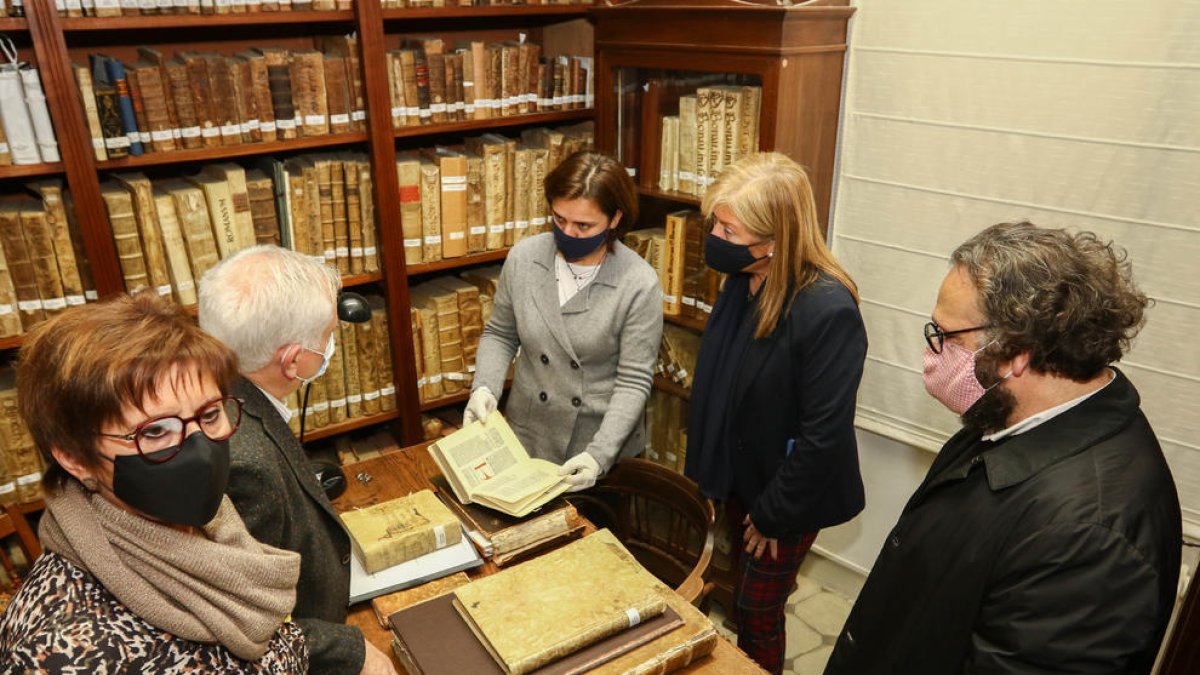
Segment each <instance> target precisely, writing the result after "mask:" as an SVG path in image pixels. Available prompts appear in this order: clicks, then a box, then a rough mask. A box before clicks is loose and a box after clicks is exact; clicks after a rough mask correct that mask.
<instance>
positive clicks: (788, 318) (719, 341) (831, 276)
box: [686, 153, 867, 673]
mask: <svg viewBox="0 0 1200 675" xmlns="http://www.w3.org/2000/svg"><path fill="white" fill-rule="evenodd" d="M702 210H703V212H704V214H705V216H706V217H707V218H708V219H709V222H710V223H711V230H710V232H709V234H708V237H707V240H706V241H705V255H706V259H707V262H708V264H709V266H710V267H712V268H713V269H715V270H717V271H719V272H723V273H725V274H727V275H728V276H727V277H726V279H725V285H724V288H723V289H722V291H721V295H720V296H719V297H718V298H717V302H716V305H715V306H714V307H713V312H712V316H711V317H710V318H709V321H708V326H707V327H706V328H705V331H704V339H703V342H702V344H701V347H700V356H699V359H698V361H697V364H696V378H695V382H694V384H693V389H692V399H691V401H692V404H691V419H690V420H689V425H688V449H687V468H686V473H687V475H688V476H689V477H690V478H692V479H694V480H695V481H696V482H697V483H699V484H700V487H701V489H702V490H703V491H704V493H705V494H707V495H708V496H709V497H712V498H713V499H717V500H722V501H723V502H724V504H725V512H726V514H727V517H728V520H729V523H730V526H731V529H732V530H733V533H732V534H733V536H734V537H735V539H734V540H735V541H738V542H743V545H742V550H743V551H744V554H742V555H741V556H740V558H741V560H740V561H739V564H738V577H737V587H736V589H735V595H734V605H735V606H734V608H733V611H734V616H735V618H736V620H737V624H738V646H739V647H741V648H742V649H743V650H745V651H746V653H747V654H749V655H750V656H751V657H752V658H753V659H754V660H755V661H757V662H758V663H759V664H760V665H762V667H763V668H766V669H767V670H768V671H770V672H773V673H778V672H781V670H782V668H783V647H784V630H783V628H784V614H783V610H784V603H785V601H786V599H787V595H788V593H789V592H790V591H791V587H792V582H793V580H794V579H795V578H796V572H797V570H798V569H799V567H800V563H801V562H802V561H803V560H804V556H805V554H806V553H807V552H808V549H809V547H811V546H812V543H813V540H814V539H815V538H816V535H817V531H818V530H820V529H821V528H822V527H828V526H832V525H837V524H839V523H843V522H845V521H847V520H849V519H850V518H852V517H854V515H855V514H857V513H858V512H859V511H861V510H862V508H863V502H864V498H863V486H862V477H861V475H860V474H859V467H858V448H857V445H856V443H855V439H854V406H855V396H856V395H857V392H858V383H859V379H860V378H861V376H862V369H863V360H864V358H865V356H866V350H867V336H866V331H865V330H864V328H863V322H862V316H861V315H860V314H859V311H858V292H857V289H856V287H855V285H854V282H853V281H852V280H851V279H850V277H849V275H847V274H846V272H845V270H843V269H842V268H841V266H840V265H838V263H837V261H836V260H834V258H833V256H832V255H831V254H830V252H829V249H828V248H827V247H826V246H825V242H824V240H823V239H822V236H821V230H820V227H819V224H818V222H817V213H816V209H815V207H814V205H813V196H812V188H811V186H810V185H809V182H808V176H807V175H806V174H805V172H804V169H802V168H801V167H800V166H799V165H798V164H796V163H795V162H794V161H792V160H791V159H789V158H787V157H786V156H784V155H781V154H778V153H763V154H757V155H753V156H751V157H747V158H745V159H743V160H741V161H740V162H737V163H736V164H734V165H733V166H731V167H729V168H727V169H726V170H725V171H723V172H722V173H721V175H720V177H719V178H718V179H717V182H716V183H715V184H714V185H713V186H712V187H711V188H709V190H708V192H707V194H705V196H704V202H703V204H702Z"/></svg>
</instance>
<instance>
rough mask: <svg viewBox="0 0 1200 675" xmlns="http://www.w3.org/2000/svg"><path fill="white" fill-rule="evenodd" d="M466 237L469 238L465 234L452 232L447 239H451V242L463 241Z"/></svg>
mask: <svg viewBox="0 0 1200 675" xmlns="http://www.w3.org/2000/svg"><path fill="white" fill-rule="evenodd" d="M465 236H467V235H466V233H465V232H451V233H449V234H447V235H446V237H447V238H448V239H450V241H458V240H459V239H462V238H463V237H465Z"/></svg>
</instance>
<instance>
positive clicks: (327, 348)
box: [297, 333, 336, 384]
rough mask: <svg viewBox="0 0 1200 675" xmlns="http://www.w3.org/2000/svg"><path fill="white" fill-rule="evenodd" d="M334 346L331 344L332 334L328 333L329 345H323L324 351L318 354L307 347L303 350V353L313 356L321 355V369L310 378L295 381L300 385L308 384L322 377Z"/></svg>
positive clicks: (327, 366)
mask: <svg viewBox="0 0 1200 675" xmlns="http://www.w3.org/2000/svg"><path fill="white" fill-rule="evenodd" d="M335 346H336V345H335V344H334V342H333V333H330V334H329V344H327V345H325V351H323V352H319V351H317V350H315V349H309V348H308V347H305V348H304V350H305V351H309V352H312V353H314V354H320V355H321V367H320V368H318V369H317V372H316V374H314V375H313V376H312V377H297V379H298V380H300V382H301V383H302V384H309V383H311V382H312V381H313V380H315V379H317V378H318V377H320V376H322V375H324V374H325V371H326V370H328V369H329V360H330V359H332V358H333V350H334V348H335Z"/></svg>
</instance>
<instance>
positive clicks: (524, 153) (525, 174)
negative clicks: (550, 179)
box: [512, 147, 533, 244]
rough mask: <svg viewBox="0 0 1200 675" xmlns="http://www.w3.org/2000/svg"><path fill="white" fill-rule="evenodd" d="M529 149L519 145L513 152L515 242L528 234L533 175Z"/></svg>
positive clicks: (513, 241)
mask: <svg viewBox="0 0 1200 675" xmlns="http://www.w3.org/2000/svg"><path fill="white" fill-rule="evenodd" d="M530 159H531V158H530V155H529V149H528V148H525V147H519V148H517V149H516V151H515V152H514V153H513V183H512V203H513V240H512V243H514V244H516V243H517V242H519V241H521V240H522V239H524V238H525V237H527V236H528V235H529V218H530V216H529V193H530V190H531V189H532V188H531V182H532V178H533V176H532V175H531V174H530V169H531V166H530V164H531V163H530Z"/></svg>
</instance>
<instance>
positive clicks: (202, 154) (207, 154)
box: [96, 133, 367, 170]
mask: <svg viewBox="0 0 1200 675" xmlns="http://www.w3.org/2000/svg"><path fill="white" fill-rule="evenodd" d="M366 140H367V135H366V134H365V133H344V134H325V135H321V136H309V137H306V138H294V139H291V140H286V141H271V142H266V143H261V142H260V143H244V144H237V145H224V146H220V147H212V148H199V149H195V150H175V151H172V152H151V153H143V154H141V155H137V156H128V157H122V158H120V159H108V160H104V161H103V162H97V164H96V167H97V168H99V169H102V170H116V169H132V168H137V167H145V166H161V165H165V164H185V163H189V162H205V161H216V160H221V159H232V158H235V157H250V156H254V155H273V154H277V153H283V152H295V151H297V150H312V149H319V148H336V147H339V146H343V145H355V144H360V143H365V142H366Z"/></svg>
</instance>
